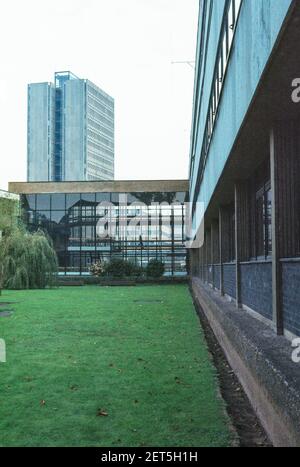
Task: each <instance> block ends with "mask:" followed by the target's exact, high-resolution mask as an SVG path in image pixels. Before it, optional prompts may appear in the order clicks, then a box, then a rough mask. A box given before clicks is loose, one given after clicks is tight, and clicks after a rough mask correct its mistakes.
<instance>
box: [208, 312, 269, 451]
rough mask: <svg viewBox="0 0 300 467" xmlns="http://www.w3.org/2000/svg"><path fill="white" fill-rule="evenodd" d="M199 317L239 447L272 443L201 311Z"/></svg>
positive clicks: (261, 445) (263, 445) (262, 445)
mask: <svg viewBox="0 0 300 467" xmlns="http://www.w3.org/2000/svg"><path fill="white" fill-rule="evenodd" d="M199 318H200V321H201V324H202V327H203V330H204V333H205V337H206V340H207V343H208V347H209V351H210V352H211V354H212V357H213V362H214V364H215V367H216V368H217V371H218V376H219V382H220V389H221V394H222V397H223V399H224V400H225V403H226V406H227V412H228V414H229V416H230V417H231V420H232V424H233V426H234V428H235V430H236V432H237V434H238V437H239V441H240V447H270V446H272V444H271V442H270V441H269V439H268V437H267V435H266V433H265V431H264V429H263V427H262V426H261V424H260V422H259V420H258V418H257V416H256V414H255V412H254V410H253V409H252V406H251V404H250V402H249V399H248V397H247V395H246V393H245V392H244V390H243V388H242V386H241V385H240V383H239V381H238V379H237V377H236V376H235V374H234V372H233V371H232V369H231V367H230V365H229V363H228V361H227V359H226V357H225V354H224V352H223V350H222V348H221V347H220V345H219V343H218V341H217V339H216V337H215V335H214V333H213V331H212V329H211V327H210V325H209V322H208V320H207V318H206V317H205V315H204V313H203V312H200V313H199Z"/></svg>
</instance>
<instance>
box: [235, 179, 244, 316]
mask: <svg viewBox="0 0 300 467" xmlns="http://www.w3.org/2000/svg"><path fill="white" fill-rule="evenodd" d="M240 195H241V184H240V182H236V183H235V185H234V212H235V264H236V266H235V277H236V279H235V280H236V306H237V308H241V305H242V300H241V268H240V262H241V255H240V252H241V245H240V240H241V207H240Z"/></svg>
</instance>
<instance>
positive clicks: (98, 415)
mask: <svg viewBox="0 0 300 467" xmlns="http://www.w3.org/2000/svg"><path fill="white" fill-rule="evenodd" d="M97 417H108V413H107V412H106V410H103V409H98V413H97Z"/></svg>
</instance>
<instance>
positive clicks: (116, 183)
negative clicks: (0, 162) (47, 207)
mask: <svg viewBox="0 0 300 467" xmlns="http://www.w3.org/2000/svg"><path fill="white" fill-rule="evenodd" d="M8 189H9V191H10V192H12V193H18V194H35V193H134V192H136V193H143V192H145V193H147V192H148V193H151V192H174V191H183V192H188V191H189V181H188V180H110V181H85V182H10V183H9V184H8Z"/></svg>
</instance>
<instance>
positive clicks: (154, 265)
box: [146, 259, 165, 279]
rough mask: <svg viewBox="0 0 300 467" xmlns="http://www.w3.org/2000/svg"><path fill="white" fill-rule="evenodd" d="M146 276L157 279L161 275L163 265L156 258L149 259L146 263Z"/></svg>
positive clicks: (163, 268)
mask: <svg viewBox="0 0 300 467" xmlns="http://www.w3.org/2000/svg"><path fill="white" fill-rule="evenodd" d="M146 271H147V276H148V277H152V278H155V279H158V278H159V277H162V276H163V275H164V272H165V265H164V263H162V262H161V261H158V260H157V259H151V260H150V261H149V263H148V265H147V269H146Z"/></svg>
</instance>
